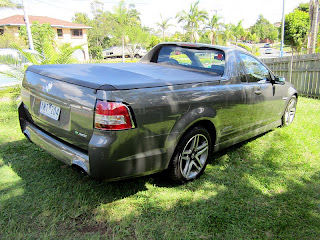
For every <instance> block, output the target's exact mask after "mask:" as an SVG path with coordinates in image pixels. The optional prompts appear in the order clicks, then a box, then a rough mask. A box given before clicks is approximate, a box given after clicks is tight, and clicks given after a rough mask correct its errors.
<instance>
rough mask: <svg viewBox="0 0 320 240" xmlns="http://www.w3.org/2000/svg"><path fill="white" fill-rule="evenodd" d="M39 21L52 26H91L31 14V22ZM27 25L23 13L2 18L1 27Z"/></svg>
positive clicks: (0, 20)
mask: <svg viewBox="0 0 320 240" xmlns="http://www.w3.org/2000/svg"><path fill="white" fill-rule="evenodd" d="M35 21H37V22H38V23H39V24H44V23H50V25H51V26H52V27H59V28H79V29H80V28H91V27H89V26H86V25H83V24H79V23H72V22H67V21H63V20H60V19H56V18H50V17H44V16H30V15H29V22H30V23H31V24H32V23H33V22H35ZM22 25H25V22H24V16H23V15H14V16H11V17H7V18H2V19H0V27H3V26H22Z"/></svg>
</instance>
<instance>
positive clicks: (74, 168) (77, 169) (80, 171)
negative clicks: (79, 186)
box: [71, 164, 88, 176]
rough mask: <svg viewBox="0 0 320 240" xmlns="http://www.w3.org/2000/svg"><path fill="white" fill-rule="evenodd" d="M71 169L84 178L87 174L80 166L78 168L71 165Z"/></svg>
mask: <svg viewBox="0 0 320 240" xmlns="http://www.w3.org/2000/svg"><path fill="white" fill-rule="evenodd" d="M71 168H72V169H73V170H74V171H75V172H77V173H80V174H81V175H84V176H86V175H88V174H87V172H86V171H85V170H84V169H83V168H82V167H80V166H78V165H76V164H72V165H71Z"/></svg>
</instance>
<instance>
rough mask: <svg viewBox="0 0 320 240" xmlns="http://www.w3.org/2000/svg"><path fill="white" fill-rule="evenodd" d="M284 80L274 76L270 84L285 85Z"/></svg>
mask: <svg viewBox="0 0 320 240" xmlns="http://www.w3.org/2000/svg"><path fill="white" fill-rule="evenodd" d="M285 81H286V79H285V78H284V77H280V76H274V80H272V81H271V82H272V83H273V84H282V85H283V84H285Z"/></svg>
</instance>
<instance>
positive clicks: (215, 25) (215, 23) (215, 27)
mask: <svg viewBox="0 0 320 240" xmlns="http://www.w3.org/2000/svg"><path fill="white" fill-rule="evenodd" d="M220 19H221V17H218V15H213V16H212V18H211V19H209V22H208V24H207V26H206V27H207V28H209V29H210V34H209V38H210V40H211V44H212V45H214V44H217V33H218V31H219V28H220V26H221V22H219V20H220Z"/></svg>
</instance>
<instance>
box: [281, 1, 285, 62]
mask: <svg viewBox="0 0 320 240" xmlns="http://www.w3.org/2000/svg"><path fill="white" fill-rule="evenodd" d="M284 5H285V0H283V8H282V25H281V47H280V57H283V42H284V24H285V16H284Z"/></svg>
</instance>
